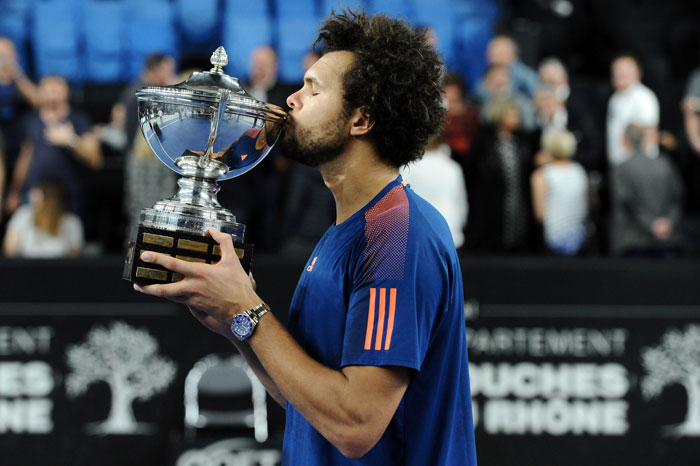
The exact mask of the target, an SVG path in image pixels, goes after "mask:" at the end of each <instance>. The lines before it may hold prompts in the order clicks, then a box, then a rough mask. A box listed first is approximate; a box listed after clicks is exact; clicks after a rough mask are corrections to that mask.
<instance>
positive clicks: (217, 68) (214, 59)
mask: <svg viewBox="0 0 700 466" xmlns="http://www.w3.org/2000/svg"><path fill="white" fill-rule="evenodd" d="M210 61H211V64H212V65H214V68H212V69H211V72H212V73H219V74H222V73H223V72H224V70H223V69H222V68H223V67H224V66H226V65H228V55H227V54H226V50H225V49H224V48H223V46H219V47H218V48H217V49H216V50H214V53H212V54H211V60H210Z"/></svg>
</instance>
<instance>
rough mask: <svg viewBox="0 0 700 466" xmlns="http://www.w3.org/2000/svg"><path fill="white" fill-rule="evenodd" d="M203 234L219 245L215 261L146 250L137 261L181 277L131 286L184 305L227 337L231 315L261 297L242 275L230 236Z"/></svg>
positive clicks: (259, 300)
mask: <svg viewBox="0 0 700 466" xmlns="http://www.w3.org/2000/svg"><path fill="white" fill-rule="evenodd" d="M207 234H209V235H210V236H211V237H212V238H214V240H215V241H216V242H217V243H219V245H220V246H221V260H220V261H219V263H218V264H216V265H208V264H199V263H193V262H186V261H182V260H179V259H175V258H174V257H170V256H167V255H165V254H159V253H155V252H150V251H146V252H144V253H142V254H141V260H143V261H144V262H149V263H152V264H158V265H161V266H163V267H165V268H166V269H169V270H172V271H174V272H179V273H181V274H183V275H184V277H185V278H184V279H183V280H181V281H179V282H176V283H169V284H167V285H148V286H144V287H139V286H138V285H134V289H135V290H137V291H141V292H142V293H146V294H150V295H154V296H162V297H164V298H168V299H170V300H171V301H176V302H181V303H184V304H187V306H188V307H189V308H190V311H191V312H192V314H193V315H194V316H195V317H196V318H197V319H198V320H199V321H200V322H201V323H202V324H203V325H204V326H206V327H207V328H209V329H210V330H212V331H214V332H217V333H220V334H222V335H224V336H227V337H228V336H230V333H229V330H228V328H229V326H230V325H231V320H232V319H233V316H234V315H236V314H238V313H240V312H242V311H244V310H245V309H251V308H253V307H255V306H257V305H258V304H260V303H261V302H262V300H261V299H260V298H259V297H258V295H257V294H256V293H255V290H254V288H253V282H252V276H248V275H246V273H245V271H244V270H243V267H242V266H241V262H240V261H239V260H238V256H237V255H236V252H235V250H234V248H233V240H232V239H231V235H229V234H225V233H221V232H219V231H217V230H215V229H213V228H210V229H209V230H207Z"/></svg>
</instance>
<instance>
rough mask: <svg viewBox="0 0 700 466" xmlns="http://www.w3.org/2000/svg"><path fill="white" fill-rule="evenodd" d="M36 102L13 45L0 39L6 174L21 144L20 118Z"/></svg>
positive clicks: (0, 99)
mask: <svg viewBox="0 0 700 466" xmlns="http://www.w3.org/2000/svg"><path fill="white" fill-rule="evenodd" d="M37 103H38V93H37V88H36V86H35V85H34V83H32V82H31V81H30V80H29V79H28V78H27V77H26V76H25V75H24V72H23V71H22V69H21V68H20V66H19V63H18V58H17V51H16V50H15V45H14V43H13V42H12V40H10V39H9V38H7V37H0V136H2V138H3V139H4V141H5V150H4V152H5V168H6V170H7V173H12V170H13V168H14V165H15V161H16V160H17V156H18V154H19V150H20V145H21V144H22V131H21V121H22V116H23V115H24V113H26V111H28V110H30V109H31V108H32V107H34V106H36V105H37ZM0 197H2V193H0Z"/></svg>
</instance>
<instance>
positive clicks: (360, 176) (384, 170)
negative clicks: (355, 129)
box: [320, 142, 399, 225]
mask: <svg viewBox="0 0 700 466" xmlns="http://www.w3.org/2000/svg"><path fill="white" fill-rule="evenodd" d="M320 170H321V175H322V176H323V181H324V182H325V184H326V186H328V189H330V190H331V192H332V193H333V197H334V198H335V212H336V220H335V224H336V225H340V224H341V223H343V222H344V221H345V220H347V219H348V218H350V217H351V216H352V215H353V214H354V213H355V212H357V211H359V210H360V209H362V208H363V207H364V206H365V205H367V203H368V202H369V201H371V200H372V199H374V197H375V196H376V195H377V194H379V192H380V191H381V190H382V189H384V187H385V186H386V185H387V184H389V183H390V182H391V181H393V180H394V179H396V177H397V176H398V175H399V169H398V168H396V167H392V166H391V165H387V164H386V163H384V162H382V161H381V159H379V156H378V155H377V154H376V152H375V151H374V149H373V147H372V146H371V145H370V144H368V143H365V142H357V143H355V144H353V145H352V146H351V147H350V148H348V150H346V151H345V152H344V153H343V154H342V155H341V156H340V157H338V158H337V159H336V160H334V161H333V162H329V163H327V164H325V165H322V166H321V167H320Z"/></svg>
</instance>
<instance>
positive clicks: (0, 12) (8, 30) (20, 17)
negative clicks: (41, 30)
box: [0, 0, 30, 45]
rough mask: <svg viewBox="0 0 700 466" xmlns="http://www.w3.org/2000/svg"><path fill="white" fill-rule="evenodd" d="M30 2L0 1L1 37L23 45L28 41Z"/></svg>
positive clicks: (25, 0)
mask: <svg viewBox="0 0 700 466" xmlns="http://www.w3.org/2000/svg"><path fill="white" fill-rule="evenodd" d="M29 4H30V0H2V1H0V36H6V37H9V38H10V39H12V41H13V42H14V43H15V44H17V45H21V44H23V43H24V41H25V40H26V39H27V31H28V24H27V23H28V21H27V15H28V13H29Z"/></svg>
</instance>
